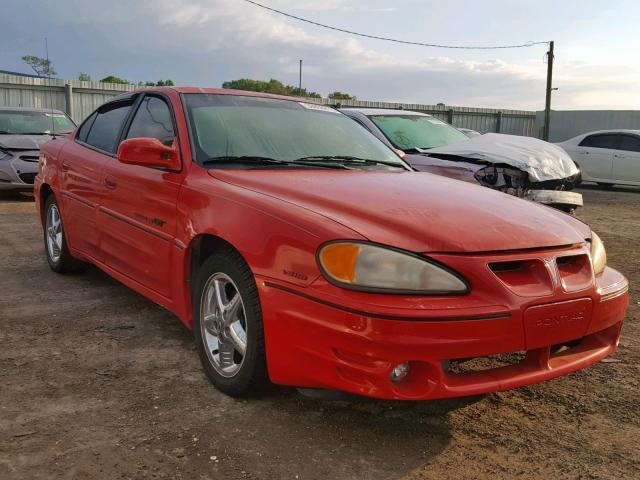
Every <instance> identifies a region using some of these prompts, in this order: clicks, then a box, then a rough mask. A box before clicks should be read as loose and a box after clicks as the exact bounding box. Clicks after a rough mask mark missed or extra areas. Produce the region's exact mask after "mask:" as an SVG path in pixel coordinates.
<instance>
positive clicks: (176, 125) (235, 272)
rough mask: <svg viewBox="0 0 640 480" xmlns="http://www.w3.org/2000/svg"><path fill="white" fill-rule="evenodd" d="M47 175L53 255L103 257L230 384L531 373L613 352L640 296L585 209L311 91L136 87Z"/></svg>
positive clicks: (469, 389)
mask: <svg viewBox="0 0 640 480" xmlns="http://www.w3.org/2000/svg"><path fill="white" fill-rule="evenodd" d="M35 191H36V199H37V204H38V208H39V211H40V214H41V217H42V222H43V226H44V242H45V245H46V255H47V260H48V262H49V265H50V266H51V268H52V269H53V270H54V271H56V272H60V273H64V272H69V271H73V270H77V269H79V268H81V267H82V266H83V265H84V264H86V263H92V264H95V265H97V266H98V267H99V268H101V269H102V270H104V271H105V272H107V273H108V274H109V275H111V276H113V277H114V278H116V279H117V280H119V281H120V282H122V283H124V284H125V285H127V286H129V287H131V288H132V289H134V290H136V291H137V292H139V293H141V294H142V295H144V296H146V297H148V298H149V299H151V300H153V301H154V302H157V303H159V304H160V305H162V306H164V307H165V308H167V309H169V310H170V311H172V312H174V313H175V314H176V315H177V316H178V317H179V318H180V319H181V320H182V322H184V324H185V325H186V326H187V327H189V328H191V329H193V332H194V337H195V341H196V345H197V348H198V352H199V354H200V358H201V360H202V364H203V366H204V370H205V371H206V373H207V375H208V377H209V379H210V380H211V381H212V383H213V384H214V385H215V386H216V387H217V388H219V389H220V390H222V391H223V392H226V393H228V394H230V395H244V394H251V393H255V392H257V391H259V389H260V388H261V387H263V386H265V385H266V384H267V383H268V382H269V381H270V382H273V383H277V384H284V385H294V386H297V387H308V388H325V389H334V390H342V391H347V392H352V393H356V394H360V395H367V396H372V397H378V398H388V399H406V400H420V399H431V398H438V397H454V396H461V395H474V394H479V393H482V392H491V391H496V390H504V389H508V388H513V387H518V386H521V385H526V384H530V383H534V382H538V381H541V380H546V379H550V378H553V377H557V376H560V375H564V374H567V373H569V372H572V371H575V370H578V369H581V368H584V367H586V366H588V365H591V364H593V363H595V362H597V361H598V360H600V359H602V358H604V357H606V356H607V355H609V354H611V353H612V352H613V351H614V350H615V349H616V346H617V343H618V337H619V334H620V329H621V326H622V322H623V320H624V316H625V311H626V308H627V306H628V294H627V288H628V287H627V281H626V279H625V278H624V277H623V276H622V275H621V274H620V273H618V272H617V271H615V270H613V269H611V268H609V267H607V265H606V254H605V250H604V247H603V245H602V242H601V241H600V239H599V238H598V236H597V235H596V234H595V233H593V232H592V231H591V230H590V229H589V227H588V226H587V225H585V224H584V223H582V222H580V221H578V220H576V219H575V218H572V217H570V216H568V215H566V214H564V213H561V212H559V211H556V210H552V209H550V208H547V207H544V206H541V205H538V204H535V203H532V202H527V201H525V200H521V199H519V198H514V197H512V196H510V195H506V194H504V193H501V192H496V191H492V190H490V189H487V188H484V187H481V186H477V185H473V184H470V183H467V182H461V181H457V180H452V179H448V178H445V177H442V176H436V175H431V174H428V173H417V172H413V171H411V169H410V167H408V166H407V165H406V164H405V163H403V161H402V160H401V159H400V158H399V157H398V156H397V155H396V154H395V152H393V151H392V150H390V149H389V148H388V147H387V146H385V145H384V144H383V143H381V142H380V141H379V140H378V139H376V138H375V137H374V136H373V135H371V134H370V133H368V132H366V131H365V130H364V129H363V128H361V127H360V126H359V125H358V124H357V123H355V122H354V121H352V120H351V119H349V118H348V117H346V116H344V115H343V114H341V113H339V112H337V111H335V110H333V109H330V108H327V107H324V106H321V105H316V104H313V103H307V102H306V101H303V100H300V99H294V98H286V97H277V96H270V95H264V94H253V93H249V92H238V91H231V90H213V89H198V88H159V89H153V90H144V91H139V92H134V93H131V94H127V95H125V96H120V97H117V98H115V99H114V100H112V101H110V102H109V103H106V104H105V105H103V106H101V107H100V108H99V109H98V110H96V111H95V112H94V113H93V114H92V115H90V116H89V117H88V118H87V119H86V120H85V121H84V122H83V123H82V125H81V126H80V127H79V128H78V129H77V130H76V132H75V133H74V134H72V135H70V136H69V137H68V138H60V139H57V140H54V141H52V142H50V143H48V144H46V145H45V146H44V147H43V149H42V153H41V162H40V171H39V173H38V175H37V178H36V182H35ZM150 321H151V320H150ZM511 352H519V355H511V356H508V357H509V358H515V360H513V361H512V362H511V363H507V364H505V365H503V366H501V367H495V368H487V369H466V370H465V369H462V370H461V369H460V368H454V367H456V366H458V367H459V366H460V362H462V361H463V359H470V358H476V357H487V356H493V355H497V354H502V353H511Z"/></svg>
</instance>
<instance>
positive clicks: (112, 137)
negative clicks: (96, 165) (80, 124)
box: [85, 102, 131, 153]
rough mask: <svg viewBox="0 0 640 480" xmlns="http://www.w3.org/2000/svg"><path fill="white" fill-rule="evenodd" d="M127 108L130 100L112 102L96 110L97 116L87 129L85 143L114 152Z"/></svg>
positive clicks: (129, 105)
mask: <svg viewBox="0 0 640 480" xmlns="http://www.w3.org/2000/svg"><path fill="white" fill-rule="evenodd" d="M129 110H131V102H127V103H122V102H118V103H113V104H109V105H107V106H106V107H103V108H102V109H100V110H98V116H97V117H96V119H95V120H94V122H93V125H92V126H91V130H89V135H87V139H86V141H85V143H87V144H89V145H91V146H93V147H96V148H99V149H100V150H104V151H105V152H109V153H115V152H116V142H117V141H118V137H119V136H120V130H121V128H122V124H123V123H124V121H125V119H126V118H127V115H128V114H129Z"/></svg>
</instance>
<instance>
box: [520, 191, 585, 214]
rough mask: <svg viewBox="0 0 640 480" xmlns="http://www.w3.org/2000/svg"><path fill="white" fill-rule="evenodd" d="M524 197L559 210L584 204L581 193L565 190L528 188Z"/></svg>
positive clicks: (573, 208)
mask: <svg viewBox="0 0 640 480" xmlns="http://www.w3.org/2000/svg"><path fill="white" fill-rule="evenodd" d="M524 198H526V199H527V200H531V201H533V202H538V203H543V204H545V205H549V206H550V207H555V208H559V209H561V210H575V209H576V208H578V207H582V206H583V205H584V203H583V200H582V194H581V193H578V192H569V191H566V190H529V191H527V192H526V193H525V195H524Z"/></svg>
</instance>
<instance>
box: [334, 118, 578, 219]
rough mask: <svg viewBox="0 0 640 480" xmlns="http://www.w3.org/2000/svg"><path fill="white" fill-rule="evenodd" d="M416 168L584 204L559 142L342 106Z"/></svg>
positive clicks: (555, 203) (535, 197)
mask: <svg viewBox="0 0 640 480" xmlns="http://www.w3.org/2000/svg"><path fill="white" fill-rule="evenodd" d="M340 111H341V112H342V113H344V114H345V115H347V116H349V117H351V118H352V119H353V120H355V121H356V122H358V123H359V124H360V125H362V126H363V127H364V128H366V129H367V130H369V131H370V132H371V133H373V134H374V135H375V136H376V137H378V139H380V140H381V141H383V142H384V143H385V144H387V145H388V146H389V147H391V148H394V149H396V150H401V151H402V152H404V154H405V157H404V160H405V161H406V162H407V163H409V164H410V165H411V166H412V167H413V168H415V169H416V170H419V171H424V172H430V173H435V174H437V175H443V176H445V177H450V178H455V179H457V180H463V181H466V182H471V183H478V184H480V185H483V186H485V187H489V188H492V189H495V190H500V191H502V192H505V193H508V194H510V195H515V196H518V197H521V198H526V199H528V200H532V201H536V202H539V203H543V204H546V205H549V206H552V207H555V208H558V209H560V210H563V211H566V212H572V211H573V210H575V208H576V207H579V206H582V195H581V194H579V193H576V192H571V191H570V190H571V189H573V187H574V185H575V183H576V180H577V179H578V178H579V173H580V172H579V170H578V168H577V167H576V165H575V163H574V162H573V161H572V160H571V158H570V157H569V156H568V155H567V153H566V152H565V151H564V150H562V149H561V148H559V147H557V146H555V145H553V144H550V143H548V142H544V141H542V140H538V139H536V138H530V137H521V136H516V135H502V134H497V133H487V134H484V135H480V136H475V137H472V138H470V137H468V136H467V135H466V134H465V133H463V132H462V131H460V130H458V129H457V128H454V127H453V126H451V125H449V124H448V123H446V122H443V121H442V120H440V119H438V118H436V117H434V116H432V115H428V114H425V113H421V112H414V111H410V110H394V109H374V108H342V109H340Z"/></svg>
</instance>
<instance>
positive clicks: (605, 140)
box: [579, 134, 617, 148]
mask: <svg viewBox="0 0 640 480" xmlns="http://www.w3.org/2000/svg"><path fill="white" fill-rule="evenodd" d="M616 140H617V135H610V134H604V135H602V134H600V135H589V136H588V137H585V138H584V139H583V140H582V142H580V145H579V146H580V147H592V148H616Z"/></svg>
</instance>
